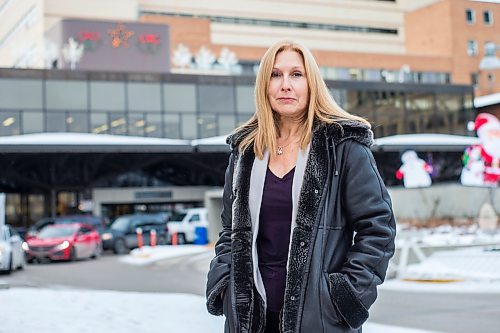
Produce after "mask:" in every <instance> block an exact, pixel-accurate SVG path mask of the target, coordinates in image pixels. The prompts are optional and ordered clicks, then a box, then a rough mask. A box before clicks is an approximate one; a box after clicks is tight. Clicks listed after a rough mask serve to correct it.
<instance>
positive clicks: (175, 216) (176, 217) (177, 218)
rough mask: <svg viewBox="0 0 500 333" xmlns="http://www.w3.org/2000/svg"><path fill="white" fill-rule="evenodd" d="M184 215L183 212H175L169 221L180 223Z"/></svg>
mask: <svg viewBox="0 0 500 333" xmlns="http://www.w3.org/2000/svg"><path fill="white" fill-rule="evenodd" d="M186 214H187V213H183V212H175V213H173V214H172V216H171V217H170V221H182V220H183V219H184V216H186Z"/></svg>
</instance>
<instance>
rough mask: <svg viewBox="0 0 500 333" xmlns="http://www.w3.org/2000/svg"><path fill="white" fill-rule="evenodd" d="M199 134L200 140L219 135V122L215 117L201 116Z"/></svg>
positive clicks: (199, 118)
mask: <svg viewBox="0 0 500 333" xmlns="http://www.w3.org/2000/svg"><path fill="white" fill-rule="evenodd" d="M198 133H199V137H200V138H208V137H211V136H216V135H217V122H216V116H215V115H201V116H199V117H198Z"/></svg>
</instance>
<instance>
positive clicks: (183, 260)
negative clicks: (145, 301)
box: [0, 252, 211, 296]
mask: <svg viewBox="0 0 500 333" xmlns="http://www.w3.org/2000/svg"><path fill="white" fill-rule="evenodd" d="M210 256H211V253H210V252H207V253H202V254H197V255H194V256H188V257H179V258H173V259H170V260H168V261H164V262H159V263H156V264H154V265H151V266H146V267H138V266H132V265H129V264H124V263H121V262H120V261H119V260H118V258H119V256H115V255H113V254H108V253H105V254H104V255H103V256H102V257H101V258H99V259H97V260H92V259H88V260H80V261H77V262H54V263H41V264H29V265H27V266H26V268H25V269H24V271H16V272H13V273H12V274H11V275H10V276H6V275H3V276H0V280H2V281H6V282H8V283H9V284H10V285H11V286H13V287H14V286H32V287H71V288H75V287H76V288H86V289H100V290H117V291H138V292H170V293H172V292H177V293H190V294H196V295H202V296H204V295H205V283H206V272H207V270H208V264H209V260H210Z"/></svg>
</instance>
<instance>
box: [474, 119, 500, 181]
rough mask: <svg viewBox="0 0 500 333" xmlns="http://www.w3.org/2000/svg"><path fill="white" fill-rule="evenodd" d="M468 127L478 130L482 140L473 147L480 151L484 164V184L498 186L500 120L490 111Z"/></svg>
mask: <svg viewBox="0 0 500 333" xmlns="http://www.w3.org/2000/svg"><path fill="white" fill-rule="evenodd" d="M468 128H469V130H471V131H476V132H477V136H478V137H479V140H480V142H481V143H480V145H477V146H473V147H472V148H473V149H477V150H478V151H479V154H480V155H481V159H482V161H483V164H484V172H483V185H484V186H493V187H496V186H498V183H499V181H500V121H498V118H497V117H495V116H494V115H492V114H490V113H480V114H478V115H477V117H476V120H475V121H474V122H470V123H469V124H468Z"/></svg>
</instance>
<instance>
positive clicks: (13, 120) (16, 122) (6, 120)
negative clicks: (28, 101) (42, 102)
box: [0, 112, 21, 136]
mask: <svg viewBox="0 0 500 333" xmlns="http://www.w3.org/2000/svg"><path fill="white" fill-rule="evenodd" d="M19 134H21V122H20V119H19V112H2V113H0V135H2V136H3V135H19Z"/></svg>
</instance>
